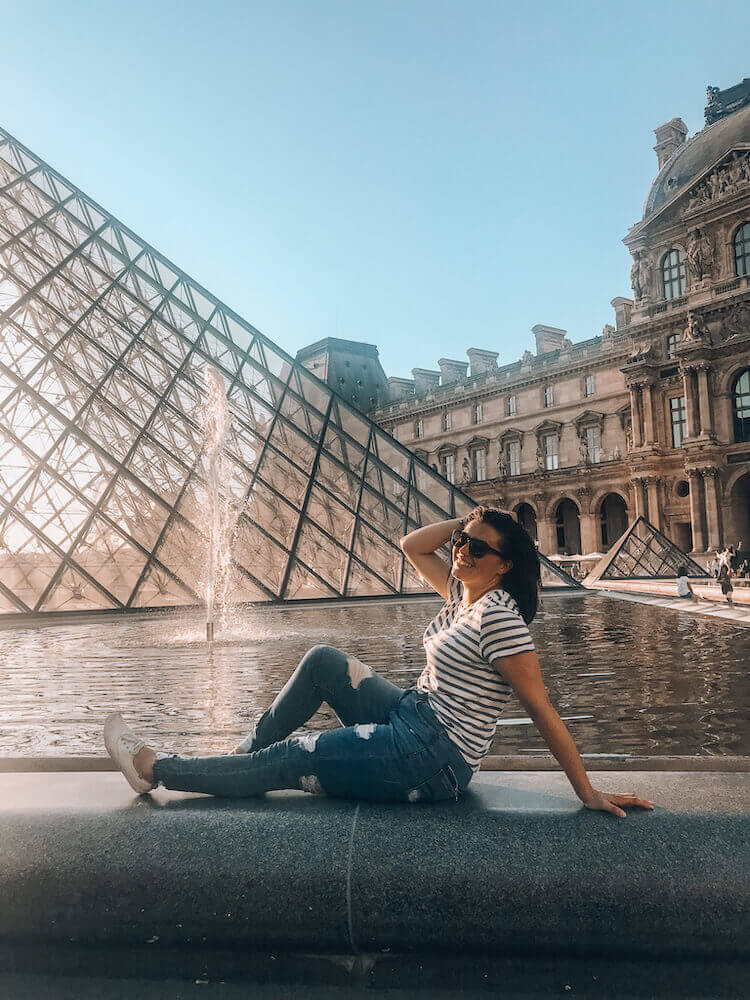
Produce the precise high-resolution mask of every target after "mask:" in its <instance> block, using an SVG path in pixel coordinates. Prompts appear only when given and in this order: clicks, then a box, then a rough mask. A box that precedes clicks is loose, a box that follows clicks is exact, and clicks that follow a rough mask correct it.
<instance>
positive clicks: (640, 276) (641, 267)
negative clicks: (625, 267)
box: [630, 250, 648, 302]
mask: <svg viewBox="0 0 750 1000" xmlns="http://www.w3.org/2000/svg"><path fill="white" fill-rule="evenodd" d="M647 280H648V267H647V266H646V262H645V261H644V260H642V259H641V254H640V251H638V250H636V252H635V253H634V254H633V266H632V267H631V268H630V284H631V285H632V287H633V295H634V296H635V300H636V302H638V301H639V299H642V298H643V296H644V295H645V294H646V282H647Z"/></svg>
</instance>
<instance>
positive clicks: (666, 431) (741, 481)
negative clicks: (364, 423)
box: [300, 79, 750, 563]
mask: <svg viewBox="0 0 750 1000" xmlns="http://www.w3.org/2000/svg"><path fill="white" fill-rule="evenodd" d="M705 120H706V125H705V127H704V128H703V129H702V130H701V131H699V132H698V133H696V135H694V136H693V137H692V138H689V139H688V138H687V128H686V126H685V124H684V123H683V121H682V120H681V119H680V118H675V119H672V120H671V121H669V122H667V123H666V124H664V125H662V126H660V127H659V128H657V129H656V130H655V134H656V139H657V142H656V146H655V151H656V154H657V159H658V173H657V175H656V178H655V180H654V181H653V183H652V185H651V189H650V190H649V192H648V195H647V198H646V202H645V205H644V211H643V217H642V218H641V219H640V220H639V221H638V222H637V223H635V225H633V226H632V227H631V229H630V230H629V232H628V233H627V235H626V236H625V238H624V242H625V244H626V245H627V247H628V249H629V250H630V252H631V254H632V257H633V264H632V269H631V274H630V280H631V285H632V297H630V298H627V297H623V296H620V297H617V298H614V299H613V300H612V307H613V309H614V317H613V320H614V322H613V323H611V324H607V325H606V326H605V327H604V329H603V330H602V332H601V334H600V335H599V336H596V337H592V338H590V339H588V340H584V341H580V342H577V343H572V342H571V340H570V339H569V338H568V337H567V335H566V331H565V330H562V329H558V328H555V327H550V326H545V325H541V324H540V325H537V326H535V327H534V328H533V331H532V333H533V336H534V341H535V343H534V344H533V345H531V344H530V346H534V348H535V349H534V350H533V351H531V350H526V351H524V353H523V356H522V357H521V358H520V360H518V361H515V362H513V363H512V364H507V365H502V366H498V365H497V358H498V353H497V352H495V351H492V350H485V349H479V348H470V349H469V350H468V351H467V356H468V360H467V361H462V360H454V359H447V358H441V359H440V360H439V361H438V362H437V367H436V368H434V369H421V368H417V369H414V370H413V371H412V376H413V377H412V378H411V379H402V378H389V379H388V380H387V389H386V390H385V391H384V392H380V393H378V390H377V386H378V379H377V376H376V374H374V373H373V372H372V371H371V370H370V369H372V367H373V365H375V366H378V364H379V363H378V362H377V360H373V358H372V357H371V356H370V355H367V356H365V355H364V354H363V355H362V357H359V356H358V355H357V353H356V352H357V348H358V347H359V348H364V347H365V346H366V345H353V344H351V343H349V344H348V346H346V345H347V342H341V341H329V342H328V344H329V346H330V349H329V350H328V351H326V350H325V343H326V342H321V343H320V344H318V345H314V346H315V350H314V351H312V352H311V349H309V348H308V349H306V351H307V352H308V354H307V356H309V357H314V358H315V359H316V360H315V361H314V362H312V364H311V366H312V365H317V364H320V363H321V358H323V356H324V355H336V354H337V355H339V357H343V356H344V355H346V357H347V358H351V360H350V361H348V362H345V363H346V364H347V369H348V372H351V373H352V375H351V377H349V379H348V382H350V383H351V385H349V384H348V382H347V374H348V372H347V370H346V369H343V368H342V365H341V363H339V366H338V368H336V372H337V375H336V383H337V384H336V388H337V389H338V391H339V392H341V393H342V394H344V395H346V394H347V393H349V392H351V393H352V395H353V394H354V392H355V391H356V389H357V388H358V387H360V388H361V387H362V386H364V387H365V388H366V393H365V395H366V399H364V400H358V401H357V405H360V406H362V408H363V409H364V408H367V409H369V416H370V417H371V419H373V420H374V421H375V422H377V423H378V424H380V425H381V426H382V427H383V428H385V429H386V430H388V431H389V432H390V433H391V434H392V435H393V436H394V437H395V438H396V439H397V440H398V441H399V442H401V443H403V444H404V445H406V446H407V447H408V448H409V449H411V450H412V451H414V452H415V453H416V454H417V455H418V456H419V457H420V458H422V459H423V460H424V461H425V462H426V463H428V464H429V465H431V466H432V467H433V468H435V469H437V470H438V471H440V472H441V473H442V474H443V475H444V476H445V477H446V478H447V479H449V480H451V481H452V482H455V483H457V484H460V485H461V488H462V489H463V490H464V491H465V492H467V493H468V494H469V495H470V496H471V497H472V498H473V499H475V500H476V501H477V502H479V503H490V504H495V505H500V506H502V507H504V508H506V509H508V510H511V511H513V512H515V513H516V514H517V516H518V518H519V520H521V522H522V523H524V524H525V525H526V527H527V528H528V529H529V530H530V531H531V532H532V534H534V535H535V537H536V538H537V540H538V543H539V548H540V550H541V551H542V552H544V553H546V554H548V555H558V554H567V555H574V554H579V553H583V554H586V553H592V552H602V551H606V550H607V549H608V548H609V547H610V546H611V545H612V543H613V542H614V541H615V540H616V539H617V538H618V537H619V536H620V534H621V533H622V532H623V531H624V530H625V529H626V528H627V527H628V525H630V524H632V523H633V522H634V520H635V518H636V517H637V516H638V515H641V514H642V515H644V516H645V517H647V518H648V519H649V521H651V523H652V524H654V525H655V526H656V527H657V528H660V529H661V530H662V531H663V532H664V533H665V534H666V535H667V536H668V537H669V538H671V539H672V540H673V541H674V542H676V543H677V545H679V546H680V548H682V549H683V550H684V551H687V552H692V553H693V554H694V555H695V556H696V557H698V559H699V561H702V562H703V563H705V561H706V559H707V555H706V553H707V552H708V551H710V550H713V549H714V548H716V547H718V546H721V545H724V544H730V543H733V544H735V545H737V544H738V543H740V542H742V545H743V547H744V548H745V549H748V548H750V79H748V80H744V81H743V82H742V83H741V84H739V85H737V86H736V87H732V88H730V89H728V90H725V91H719V90H718V89H717V88H709V90H708V104H707V106H706V109H705ZM360 353H361V351H360ZM300 354H303V352H300ZM303 363H307V362H306V361H303ZM359 369H361V374H360V376H359V386H358V385H357V378H356V377H355V376H356V373H357V371H359ZM381 371H382V369H381ZM342 373H343V374H342ZM373 392H375V393H376V395H375V396H373V395H372V393H373ZM367 393H369V395H367ZM363 403H365V404H369V406H367V405H363Z"/></svg>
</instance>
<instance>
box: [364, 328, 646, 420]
mask: <svg viewBox="0 0 750 1000" xmlns="http://www.w3.org/2000/svg"><path fill="white" fill-rule="evenodd" d="M622 333H623V334H624V333H625V331H622ZM613 339H614V338H613ZM617 340H619V341H620V343H618V344H617V346H616V347H614V346H612V347H609V348H608V349H607V350H606V353H605V352H601V351H598V352H597V354H596V356H593V357H592V356H591V355H590V354H587V355H586V356H585V357H581V358H580V359H576V360H575V361H573V360H572V357H571V355H572V354H573V352H565V355H564V359H563V360H562V363H560V361H561V359H560V358H559V357H558V358H556V359H555V361H556V362H557V364H550V365H548V366H547V367H545V368H544V369H543V370H536V371H533V370H528V369H527V370H526V371H525V372H523V374H522V375H521V373H520V372H519V373H518V376H517V377H516V378H515V379H512V380H511V379H510V378H509V377H508V378H505V379H503V381H502V382H500V381H499V377H498V374H497V373H495V372H492V373H483V374H482V375H477V376H476V378H475V379H467V380H466V381H465V382H461V383H459V384H456V385H453V384H449V385H447V386H440V387H439V388H438V389H435V390H433V391H432V392H429V393H427V394H426V395H425V396H422V397H415V398H413V399H407V400H398V401H396V402H393V403H390V404H389V405H388V406H383V407H380V408H379V409H377V410H371V411H370V412H369V413H368V416H369V418H370V419H371V420H374V421H375V422H376V423H379V424H381V425H383V426H384V425H385V424H386V423H390V422H391V421H393V422H396V423H398V422H400V421H402V420H409V419H413V418H415V417H422V416H429V415H430V414H434V413H439V412H440V411H441V410H446V409H453V408H455V407H459V406H463V405H465V404H466V403H469V402H474V401H481V400H485V399H494V398H497V397H498V396H507V395H509V394H513V393H514V392H517V391H519V390H522V389H527V388H529V387H531V386H534V385H543V384H544V383H546V382H549V381H550V380H551V379H553V378H554V379H560V378H564V377H566V376H574V375H579V374H581V373H582V372H587V373H590V372H592V371H596V370H601V369H605V368H619V367H620V363H621V359H627V357H628V350H629V349H630V341H629V337H627V336H626V335H623V336H622V337H619V336H618V338H617ZM571 362H572V363H571ZM500 377H502V376H500ZM489 379H492V381H491V382H489V381H488V380H489ZM566 405H567V404H566Z"/></svg>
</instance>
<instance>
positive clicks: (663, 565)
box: [584, 515, 709, 586]
mask: <svg viewBox="0 0 750 1000" xmlns="http://www.w3.org/2000/svg"><path fill="white" fill-rule="evenodd" d="M653 560H656V564H654V562H653ZM680 566H685V567H687V571H688V576H689V577H692V578H695V579H705V578H706V577H708V576H709V573H708V572H707V571H706V570H705V569H703V567H702V566H699V565H698V563H697V562H695V561H694V560H693V559H691V558H690V556H688V555H685V553H684V552H683V551H682V549H681V548H680V547H679V546H678V545H675V543H674V542H673V541H672V540H671V538H667V536H666V535H665V534H663V533H662V532H661V531H659V529H658V528H656V527H654V525H653V524H651V522H650V521H648V520H646V518H645V517H643V515H640V516H638V517H637V518H636V519H635V521H633V523H632V524H631V525H630V527H629V528H628V529H627V530H626V531H625V532H623V534H622V535H621V536H620V537H619V538H618V540H617V541H616V542H615V544H614V545H613V546H612V548H611V549H610V550H609V552H608V553H607V554H606V555H605V556H604V558H603V559H601V560H600V561H599V562H598V563H597V564H596V566H594V568H593V569H592V570H591V572H590V573H589V574H588V575H587V576H586V578H585V580H584V584H585V585H586V586H592V585H594V584H595V583H598V582H599V581H600V580H623V581H624V580H674V579H675V577H676V576H677V570H678V569H679V567H680ZM625 570H628V572H626V571H625ZM646 570H648V572H646Z"/></svg>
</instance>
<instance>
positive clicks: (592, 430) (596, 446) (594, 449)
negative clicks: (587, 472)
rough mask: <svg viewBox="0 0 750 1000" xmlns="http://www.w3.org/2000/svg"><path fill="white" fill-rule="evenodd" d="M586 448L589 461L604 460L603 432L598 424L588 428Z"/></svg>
mask: <svg viewBox="0 0 750 1000" xmlns="http://www.w3.org/2000/svg"><path fill="white" fill-rule="evenodd" d="M586 449H587V451H588V456H589V461H590V462H593V463H597V462H601V460H602V432H601V430H600V428H599V425H598V424H593V425H592V426H591V427H587V428H586Z"/></svg>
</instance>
